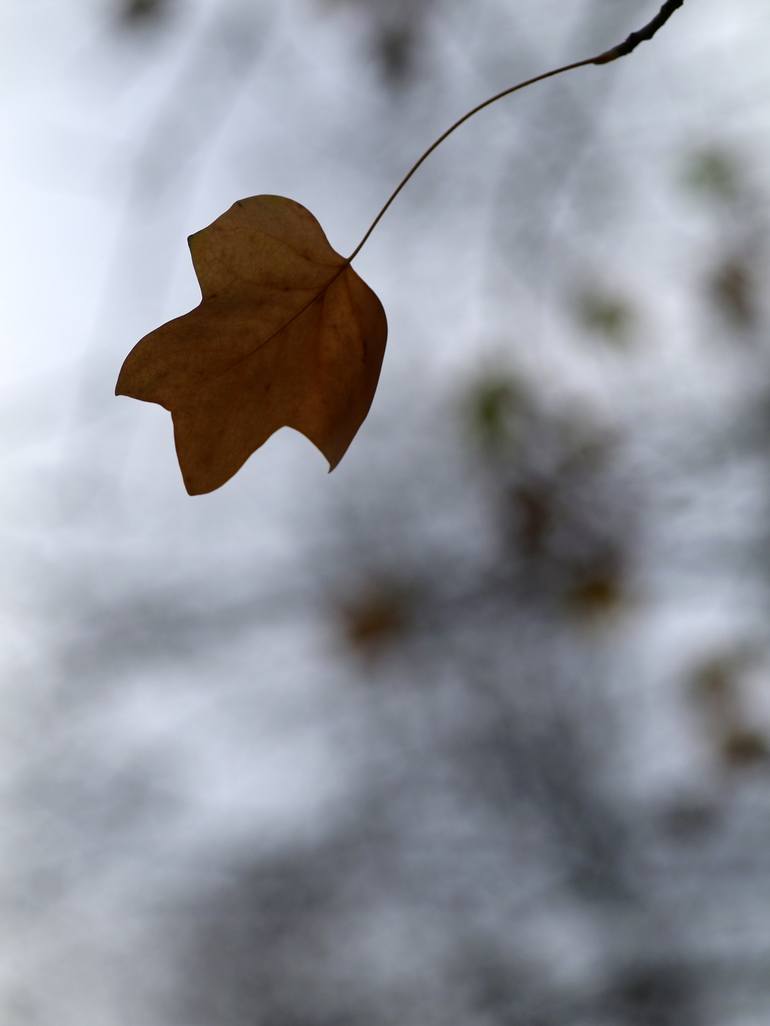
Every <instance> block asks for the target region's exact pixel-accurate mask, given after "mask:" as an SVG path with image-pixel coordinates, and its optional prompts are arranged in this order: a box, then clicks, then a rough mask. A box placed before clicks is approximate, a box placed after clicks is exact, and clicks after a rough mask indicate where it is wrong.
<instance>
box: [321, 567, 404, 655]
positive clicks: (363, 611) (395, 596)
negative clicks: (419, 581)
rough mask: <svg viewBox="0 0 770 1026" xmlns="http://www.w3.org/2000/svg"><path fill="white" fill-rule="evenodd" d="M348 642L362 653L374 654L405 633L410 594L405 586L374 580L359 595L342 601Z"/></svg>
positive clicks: (344, 631) (341, 623)
mask: <svg viewBox="0 0 770 1026" xmlns="http://www.w3.org/2000/svg"><path fill="white" fill-rule="evenodd" d="M338 615H339V619H340V626H341V627H342V631H343V633H344V635H345V640H346V641H347V643H348V645H349V646H350V647H351V648H352V649H354V650H355V651H357V652H358V653H359V654H363V655H368V656H371V655H374V654H376V653H378V652H379V651H381V650H382V649H383V648H384V647H385V646H386V645H388V644H392V643H393V642H394V641H396V640H397V639H398V638H399V637H400V636H401V635H402V634H403V632H404V630H405V628H406V626H407V619H408V597H407V594H406V591H405V589H404V588H402V587H398V586H395V585H394V584H392V583H390V582H385V581H374V582H371V583H370V584H369V585H368V586H367V587H366V588H364V589H363V590H362V591H361V592H360V593H359V594H357V595H355V596H353V597H352V598H348V599H347V600H345V601H343V602H342V603H341V604H340V606H339V610H338Z"/></svg>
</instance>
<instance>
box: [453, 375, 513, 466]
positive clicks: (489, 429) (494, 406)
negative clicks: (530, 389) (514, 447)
mask: <svg viewBox="0 0 770 1026" xmlns="http://www.w3.org/2000/svg"><path fill="white" fill-rule="evenodd" d="M525 404H526V398H525V396H524V394H523V390H522V387H521V385H520V384H519V382H517V381H515V380H514V379H513V378H511V377H510V376H509V375H506V374H490V375H487V376H486V377H484V378H483V379H482V380H480V381H478V382H477V383H476V384H474V385H473V386H472V387H471V388H470V389H469V391H468V395H467V398H466V416H467V421H468V425H469V428H470V430H471V432H472V434H473V436H474V439H475V440H476V441H477V442H478V443H479V444H480V445H482V446H483V447H484V448H485V449H490V448H492V449H494V448H497V447H499V446H500V445H506V444H510V443H512V442H513V441H515V435H516V427H517V423H518V420H519V415H520V414H521V412H522V407H523V406H524V405H525Z"/></svg>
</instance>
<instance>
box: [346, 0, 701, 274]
mask: <svg viewBox="0 0 770 1026" xmlns="http://www.w3.org/2000/svg"><path fill="white" fill-rule="evenodd" d="M684 2H685V0H667V2H666V3H664V4H663V6H662V7H661V9H660V11H659V12H658V14H657V15H656V16H655V17H654V18H653V19H652V21H651V22H649V24H647V25H645V27H644V28H642V29H639V31H638V32H632V33H631V35H630V36H628V38H627V39H625V40H624V41H623V42H622V43H619V44H618V45H617V46H614V47H613V48H612V49H611V50H606V51H605V52H604V53H600V54H598V55H597V56H596V57H587V58H586V59H585V60H582V61H574V62H573V63H572V64H565V65H564V66H563V67H561V68H554V69H553V70H551V71H546V72H543V74H541V75H535V77H534V78H528V79H526V81H524V82H518V83H517V84H516V85H513V86H509V88H508V89H503V90H502V92H499V93H496V94H495V95H494V96H490V98H489V99H488V100H484V102H483V103H479V104H477V106H475V107H474V108H473V109H472V110H469V111H468V113H467V114H463V116H462V117H461V118H458V119H457V121H455V123H454V124H453V125H450V126H449V128H447V130H446V131H445V132H442V133H441V135H440V136H439V137H438V139H436V140H435V142H433V143H431V145H430V146H429V147H428V149H427V150H426V151H425V152H424V153H423V155H422V156H421V157H420V158H419V160H417V161H416V163H414V164H413V165H412V167H411V168H410V169H409V171H407V173H406V174H405V175H404V177H403V178H402V179H401V181H400V182H399V183H398V185H397V186H396V188H395V189H394V190H393V192H392V193H391V194H390V196H389V197H388V199H387V201H386V203H385V205H384V206H383V207H382V209H381V210H380V212H379V213H378V214H377V216H376V217H375V219H374V220H373V221H372V223H371V224H370V225H369V227H368V228H367V230H366V234H365V235H364V237H363V238H362V239H361V241H360V242H359V243H358V245H357V246H356V248H355V249H354V250H353V252H352V253H351V254H350V256H349V257H348V258H347V261H346V263H347V264H351V263H352V262H353V261H354V260H355V258H356V257H357V256H358V254H359V253H360V252H361V250H362V249H363V248H364V246H365V245H366V243H367V241H368V239H369V236H370V235H371V234H372V232H373V231H374V229H375V228H376V227H377V225H378V224H379V223H380V221H381V220H382V218H383V217H384V216H385V214H386V213H387V211H388V209H389V207H390V205H391V203H392V202H393V201H394V200H395V198H396V197H397V196H398V194H399V193H400V192H401V190H402V189H403V188H404V186H405V185H406V184H407V182H408V181H409V180H410V179H411V178H412V176H413V175H414V174H415V173H416V172H417V171H418V170H419V168H421V167H422V165H423V164H424V163H425V161H426V160H427V159H428V157H429V156H430V155H431V154H432V153H433V151H434V150H437V149H438V147H439V146H440V145H441V144H442V143H443V142H444V141H445V140H446V139H448V138H449V136H450V135H451V134H452V133H453V132H454V131H456V130H457V129H458V128H459V127H460V125H464V124H465V122H466V121H469V120H470V119H471V118H472V117H473V116H474V115H476V114H478V113H479V111H482V110H484V109H485V108H486V107H491V106H492V104H493V103H497V101H498V100H502V99H504V98H505V97H506V96H510V95H511V94H512V93H517V92H519V90H521V89H526V88H527V87H528V86H531V85H535V84H536V83H537V82H543V81H544V80H545V79H547V78H555V77H556V76H557V75H564V74H566V72H568V71H576V70H577V69H578V68H585V67H587V66H588V65H589V64H609V63H610V62H611V61H616V60H618V59H619V58H621V57H626V56H627V55H628V54H630V53H632V52H633V51H634V50H635V49H636V48H637V46H639V44H640V43H643V42H645V41H646V40H650V39H652V37H653V36H654V35H656V33H657V32H659V31H660V29H661V28H663V26H664V25H665V24H666V22H667V21H668V20H669V18H670V17H671V15H672V14H673V13H674V12H675V11H678V10H679V8H680V7H682V6H683V5H684Z"/></svg>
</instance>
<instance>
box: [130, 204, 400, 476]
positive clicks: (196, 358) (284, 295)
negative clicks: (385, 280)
mask: <svg viewBox="0 0 770 1026" xmlns="http://www.w3.org/2000/svg"><path fill="white" fill-rule="evenodd" d="M189 243H190V250H191V252H192V259H193V265H194V267H195V273H196V275H197V277H198V281H199V282H200V285H201V292H202V294H203V300H202V302H201V304H200V305H199V306H197V307H196V308H195V309H194V310H191V311H190V312H189V313H187V314H185V315H184V316H182V317H178V318H176V319H175V320H173V321H169V322H168V323H167V324H164V325H162V326H161V327H160V328H157V329H156V330H155V331H153V332H151V333H150V334H149V335H146V336H145V337H144V338H143V339H142V340H141V341H140V342H138V343H137V345H136V346H134V348H133V349H132V350H131V352H130V353H129V354H128V356H127V357H126V360H125V362H124V364H123V367H122V369H121V371H120V375H119V377H118V383H117V386H116V388H115V392H116V394H117V395H128V396H132V397H133V398H134V399H143V400H145V401H147V402H153V403H160V405H161V406H165V407H166V409H167V410H170V411H171V415H172V418H173V422H174V436H175V440H176V451H177V456H178V458H179V466H180V468H181V470H182V476H183V478H184V483H185V486H186V487H187V491H188V492H189V493H190V494H191V495H197V494H201V493H203V492H210V491H213V490H214V489H215V488H219V486H220V485H223V484H224V483H225V481H227V480H228V479H229V478H230V477H232V475H233V474H234V473H235V472H236V471H237V470H238V469H239V468H240V467H241V466H242V465H243V463H244V462H245V461H246V460H247V459H248V458H249V456H250V455H251V454H252V453H253V452H254V451H255V450H256V449H258V448H259V447H260V446H261V445H262V444H263V443H264V442H266V441H267V439H268V438H269V437H270V435H272V434H273V432H274V431H277V430H278V429H279V428H281V427H291V428H294V429H295V430H297V431H300V432H301V433H302V434H303V435H305V436H306V437H307V438H309V439H310V441H311V442H313V443H314V444H315V445H316V446H317V447H318V449H320V450H321V452H322V453H323V454H324V456H325V457H326V459H327V460H328V461H329V469H330V470H331V469H333V468H334V467H335V466H336V465H337V464H338V463H339V461H340V460H341V459H342V457H343V455H344V454H345V451H346V450H347V448H348V446H349V445H350V443H351V442H352V440H353V437H354V436H355V434H356V432H357V431H358V429H359V427H360V426H361V424H362V422H363V420H364V418H365V417H366V414H367V413H368V412H369V407H370V405H371V402H372V399H373V397H374V392H375V389H376V387H377V380H378V378H379V374H380V367H381V365H382V358H383V355H384V352H385V341H386V338H387V321H386V319H385V311H384V310H383V308H382V304H381V303H380V301H379V299H378V298H377V296H376V295H375V294H374V292H372V290H371V289H370V288H369V286H368V285H366V283H365V282H364V281H362V279H361V278H359V276H358V275H357V274H356V272H355V271H354V270H353V269H352V267H351V266H350V264H349V262H348V261H347V260H346V259H345V258H344V257H342V256H340V255H339V253H336V252H335V251H334V250H333V249H332V247H331V246H330V245H329V242H328V240H327V238H326V236H325V234H324V232H323V229H322V228H321V226H320V224H319V223H318V221H316V219H315V218H314V217H313V215H312V214H311V213H310V212H309V211H308V210H306V209H305V208H304V207H303V206H301V205H300V204H299V203H295V202H294V201H293V200H289V199H285V198H283V197H281V196H253V197H251V198H250V199H245V200H239V201H238V202H237V203H235V204H234V205H233V206H232V207H231V208H230V209H229V210H228V211H227V212H226V213H225V214H223V215H222V216H221V217H219V218H217V220H216V221H214V222H213V224H211V225H209V227H208V228H204V229H203V230H202V231H200V232H197V233H196V234H195V235H192V236H190V239H189Z"/></svg>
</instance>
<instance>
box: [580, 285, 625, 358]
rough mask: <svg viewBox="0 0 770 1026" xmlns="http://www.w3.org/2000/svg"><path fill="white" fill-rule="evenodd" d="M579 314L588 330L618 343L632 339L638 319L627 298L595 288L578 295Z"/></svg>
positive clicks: (583, 325) (621, 343)
mask: <svg viewBox="0 0 770 1026" xmlns="http://www.w3.org/2000/svg"><path fill="white" fill-rule="evenodd" d="M577 316H578V320H579V321H580V323H581V325H582V327H583V328H585V329H586V330H587V331H590V332H593V333H595V334H597V335H603V336H604V337H605V338H606V339H607V340H608V341H609V342H613V343H615V344H616V345H625V344H626V343H627V342H628V341H629V340H630V336H631V333H632V331H633V328H634V322H635V319H636V318H635V314H634V310H633V308H632V307H631V304H630V303H628V302H627V301H626V300H625V299H622V298H621V297H620V296H615V295H611V294H609V293H606V292H601V291H598V290H593V289H587V290H585V291H584V292H582V293H581V294H580V295H579V296H578V299H577Z"/></svg>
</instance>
